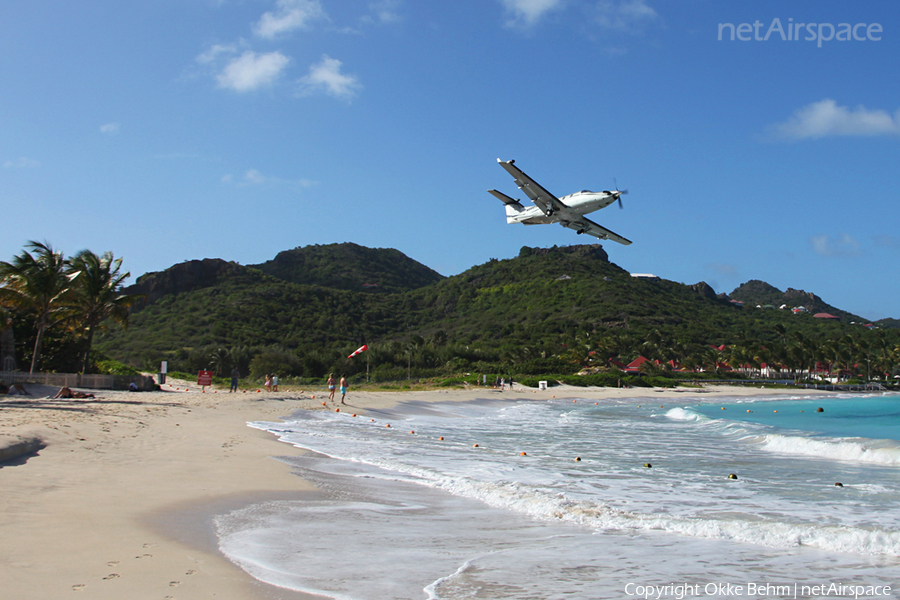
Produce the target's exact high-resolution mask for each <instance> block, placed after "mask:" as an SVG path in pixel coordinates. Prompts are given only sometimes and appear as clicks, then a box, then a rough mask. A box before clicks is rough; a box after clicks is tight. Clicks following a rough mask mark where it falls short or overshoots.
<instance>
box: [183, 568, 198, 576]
mask: <svg viewBox="0 0 900 600" xmlns="http://www.w3.org/2000/svg"><path fill="white" fill-rule="evenodd" d="M196 572H197V571H195V570H194V569H191V570H190V571H188V572H187V573H185V575H193V574H194V573H196Z"/></svg>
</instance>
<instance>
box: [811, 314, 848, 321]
mask: <svg viewBox="0 0 900 600" xmlns="http://www.w3.org/2000/svg"><path fill="white" fill-rule="evenodd" d="M813 316H814V317H815V318H817V319H834V320H835V321H840V320H841V318H840V317H836V316H834V315H829V314H828V313H816V314H814V315H813Z"/></svg>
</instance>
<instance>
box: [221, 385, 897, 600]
mask: <svg viewBox="0 0 900 600" xmlns="http://www.w3.org/2000/svg"><path fill="white" fill-rule="evenodd" d="M819 407H822V408H823V409H824V411H823V412H817V408H819ZM250 425H251V426H252V427H256V428H259V429H263V430H266V431H270V432H272V433H273V434H275V435H277V436H278V437H279V438H280V439H281V440H282V441H284V442H287V443H290V444H293V445H296V446H298V447H301V448H306V449H308V450H310V452H308V453H305V454H304V455H302V456H300V457H292V458H289V459H282V460H286V461H288V462H289V463H290V464H291V466H292V468H293V469H294V471H295V472H296V473H297V475H299V476H300V477H303V478H304V479H307V480H309V481H311V482H313V483H314V484H315V485H316V486H317V487H318V488H319V489H320V490H321V491H320V492H317V493H315V494H313V495H298V497H297V499H296V500H290V501H277V502H268V503H261V504H254V505H251V506H247V507H245V508H242V509H240V510H236V511H233V512H231V513H229V514H225V515H220V516H219V517H218V518H217V519H216V526H217V533H218V537H219V547H220V549H221V550H222V552H223V553H224V554H225V555H226V556H227V557H229V558H230V559H231V560H232V561H233V562H235V563H236V564H238V565H239V566H240V567H242V568H243V569H244V570H246V571H247V572H248V573H250V574H251V575H252V576H254V577H256V578H257V579H260V580H262V581H265V582H268V583H270V584H273V585H276V586H281V587H284V588H290V589H294V590H299V591H305V592H309V593H315V594H321V595H324V596H327V597H331V598H336V599H347V600H389V599H395V598H396V599H423V600H425V599H440V600H444V599H446V600H463V599H466V600H468V599H471V600H478V599H498V598H516V599H532V598H533V599H572V600H594V599H605V598H659V599H662V598H671V599H675V600H682V598H733V597H744V598H898V597H900V593H898V590H896V589H893V588H900V510H898V508H900V396H897V395H879V396H852V397H849V396H848V397H840V396H838V397H836V396H828V397H815V396H812V397H810V396H804V397H800V396H798V397H794V398H787V399H786V398H785V396H780V397H777V398H776V397H771V398H770V397H754V398H753V399H738V398H730V399H729V398H722V397H717V398H715V399H710V398H704V397H703V396H702V395H696V396H695V397H692V396H688V395H687V394H686V395H685V397H682V398H678V399H677V401H675V400H673V399H670V398H667V399H666V400H665V401H662V399H652V398H651V399H647V398H644V399H615V400H602V401H598V402H593V401H587V400H580V399H575V400H573V399H572V398H569V399H567V400H562V399H553V400H550V401H502V400H498V399H488V400H482V401H477V402H468V403H452V402H448V403H436V404H435V403H423V402H415V401H410V402H405V403H403V404H401V405H399V406H397V407H396V408H394V409H392V410H388V411H379V412H374V413H371V412H370V413H369V414H368V415H366V416H365V417H363V416H357V417H354V416H351V414H348V413H345V412H341V413H335V412H327V411H300V412H299V413H297V414H295V415H293V416H291V417H290V418H288V419H286V420H285V421H284V422H277V423H276V422H272V423H268V422H258V423H252V424H250ZM441 438H443V439H441ZM732 475H733V477H730V476H732ZM837 483H840V484H842V485H840V486H838V485H836V484H837Z"/></svg>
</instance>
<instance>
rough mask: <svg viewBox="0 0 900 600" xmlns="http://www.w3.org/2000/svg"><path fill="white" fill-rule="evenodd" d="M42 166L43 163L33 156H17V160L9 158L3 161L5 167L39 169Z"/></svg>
mask: <svg viewBox="0 0 900 600" xmlns="http://www.w3.org/2000/svg"><path fill="white" fill-rule="evenodd" d="M40 166H41V163H39V162H38V161H36V160H34V159H33V158H26V157H24V156H22V157H20V158H17V159H16V160H8V161H6V162H4V163H3V168H4V169H37V168H38V167H40Z"/></svg>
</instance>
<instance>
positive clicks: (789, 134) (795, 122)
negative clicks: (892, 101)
mask: <svg viewBox="0 0 900 600" xmlns="http://www.w3.org/2000/svg"><path fill="white" fill-rule="evenodd" d="M769 130H770V133H772V134H773V135H774V137H777V138H781V139H790V140H802V139H809V138H811V139H819V138H823V137H830V136H875V135H891V136H900V110H898V111H897V112H896V113H895V114H894V115H893V116H891V115H890V113H888V112H887V111H885V110H869V109H867V108H866V107H864V106H858V107H856V108H855V109H853V110H851V109H849V108H847V107H846V106H838V105H837V102H835V101H834V100H831V99H830V98H826V99H825V100H820V101H819V102H813V103H812V104H807V105H806V106H804V107H802V108H800V109H798V110H796V111H795V112H794V114H793V116H792V117H791V118H790V119H788V120H787V121H786V122H784V123H778V124H776V125H773V126H771V127H770V128H769Z"/></svg>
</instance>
